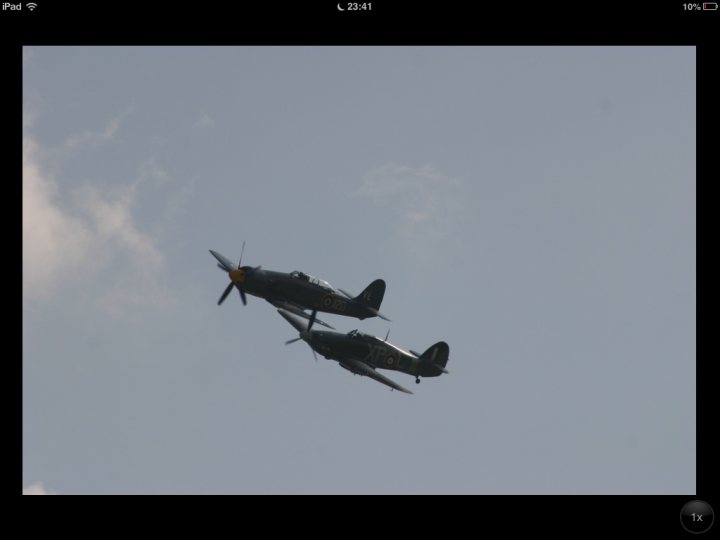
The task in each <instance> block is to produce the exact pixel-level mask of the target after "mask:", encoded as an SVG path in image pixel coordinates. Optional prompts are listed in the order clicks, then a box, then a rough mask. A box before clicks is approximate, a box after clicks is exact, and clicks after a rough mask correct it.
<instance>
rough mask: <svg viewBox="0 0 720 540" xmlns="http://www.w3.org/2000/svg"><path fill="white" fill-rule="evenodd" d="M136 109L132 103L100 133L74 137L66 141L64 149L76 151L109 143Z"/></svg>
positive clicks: (89, 132) (88, 131) (87, 132)
mask: <svg viewBox="0 0 720 540" xmlns="http://www.w3.org/2000/svg"><path fill="white" fill-rule="evenodd" d="M133 107H134V103H130V105H128V106H127V107H126V108H125V109H124V110H122V111H120V112H119V113H118V114H117V115H116V116H115V117H114V118H111V119H110V120H109V121H108V122H107V123H106V124H105V127H104V128H103V129H101V130H100V131H90V130H87V131H84V132H83V133H81V134H79V135H73V136H72V137H70V138H69V139H68V140H66V141H65V144H64V146H63V149H64V150H65V151H66V152H68V151H74V150H77V149H79V148H83V147H92V146H97V145H99V144H102V143H105V142H108V141H110V140H112V138H113V137H115V134H116V133H117V132H118V130H119V129H120V125H121V124H122V122H123V121H124V120H125V119H126V118H127V117H128V116H129V115H130V113H131V112H132V110H133Z"/></svg>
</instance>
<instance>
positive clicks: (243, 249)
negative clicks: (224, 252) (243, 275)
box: [238, 240, 245, 268]
mask: <svg viewBox="0 0 720 540" xmlns="http://www.w3.org/2000/svg"><path fill="white" fill-rule="evenodd" d="M243 251H245V240H243V246H242V249H241V250H240V262H239V263H238V268H240V266H241V265H242V256H243Z"/></svg>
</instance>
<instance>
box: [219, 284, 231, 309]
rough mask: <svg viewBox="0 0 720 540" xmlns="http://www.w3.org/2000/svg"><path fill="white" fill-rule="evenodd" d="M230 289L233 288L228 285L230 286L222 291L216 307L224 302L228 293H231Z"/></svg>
mask: <svg viewBox="0 0 720 540" xmlns="http://www.w3.org/2000/svg"><path fill="white" fill-rule="evenodd" d="M232 288H233V284H232V283H230V285H228V286H227V288H226V289H225V290H224V291H223V293H222V296H221V297H220V300H218V306H219V305H220V304H222V303H223V302H224V301H225V299H226V298H227V296H228V294H230V291H232Z"/></svg>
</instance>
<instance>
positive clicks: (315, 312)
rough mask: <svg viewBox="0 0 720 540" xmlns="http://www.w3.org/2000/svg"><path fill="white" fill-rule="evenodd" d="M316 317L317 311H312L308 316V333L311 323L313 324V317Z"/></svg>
mask: <svg viewBox="0 0 720 540" xmlns="http://www.w3.org/2000/svg"><path fill="white" fill-rule="evenodd" d="M316 315H317V310H315V309H313V312H312V313H311V314H310V320H309V321H308V327H307V329H308V331H310V329H311V328H312V325H313V323H314V322H315V316H316Z"/></svg>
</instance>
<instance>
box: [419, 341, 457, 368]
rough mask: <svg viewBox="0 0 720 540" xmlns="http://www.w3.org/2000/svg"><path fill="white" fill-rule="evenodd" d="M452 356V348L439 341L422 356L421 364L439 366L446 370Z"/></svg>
mask: <svg viewBox="0 0 720 540" xmlns="http://www.w3.org/2000/svg"><path fill="white" fill-rule="evenodd" d="M449 355H450V346H449V345H448V344H447V343H445V342H444V341H438V342H437V343H436V344H435V345H433V346H431V347H429V348H428V350H427V351H425V352H424V353H422V354H421V355H420V358H419V360H420V363H421V365H422V364H423V363H425V364H430V365H433V366H439V367H441V368H443V369H445V366H447V363H448V357H449Z"/></svg>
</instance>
